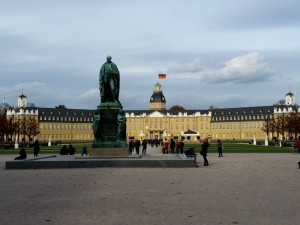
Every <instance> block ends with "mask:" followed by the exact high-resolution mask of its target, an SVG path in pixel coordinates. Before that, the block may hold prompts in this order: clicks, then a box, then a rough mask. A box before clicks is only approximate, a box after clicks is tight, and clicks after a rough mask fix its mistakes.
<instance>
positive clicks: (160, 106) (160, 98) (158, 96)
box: [150, 82, 166, 110]
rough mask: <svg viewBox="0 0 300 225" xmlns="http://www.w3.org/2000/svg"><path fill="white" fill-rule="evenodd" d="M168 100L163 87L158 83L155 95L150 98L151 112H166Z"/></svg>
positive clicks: (155, 87)
mask: <svg viewBox="0 0 300 225" xmlns="http://www.w3.org/2000/svg"><path fill="white" fill-rule="evenodd" d="M165 109H166V99H165V96H164V95H163V93H162V90H161V85H160V84H159V83H158V82H157V83H156V84H155V85H154V90H153V94H152V96H151V98H150V110H165Z"/></svg>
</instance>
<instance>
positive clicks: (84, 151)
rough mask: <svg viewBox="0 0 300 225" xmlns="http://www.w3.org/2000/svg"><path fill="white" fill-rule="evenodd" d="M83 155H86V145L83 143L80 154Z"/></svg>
mask: <svg viewBox="0 0 300 225" xmlns="http://www.w3.org/2000/svg"><path fill="white" fill-rule="evenodd" d="M83 155H88V153H87V149H86V146H85V145H83V146H82V152H81V156H83Z"/></svg>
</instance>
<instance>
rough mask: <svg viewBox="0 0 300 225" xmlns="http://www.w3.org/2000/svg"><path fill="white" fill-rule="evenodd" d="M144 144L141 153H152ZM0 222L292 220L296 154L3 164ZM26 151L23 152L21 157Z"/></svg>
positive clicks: (298, 179) (298, 178) (299, 199)
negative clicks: (105, 164)
mask: <svg viewBox="0 0 300 225" xmlns="http://www.w3.org/2000/svg"><path fill="white" fill-rule="evenodd" d="M160 152H161V150H160V149H149V151H148V153H149V154H160ZM14 157H15V156H12V155H8V156H3V155H0V199H1V204H0V224H1V225H6V224H18V225H22V224H28V225H33V224H53V225H54V224H55V225H58V224H64V225H65V224H70V225H71V224H108V225H109V224H113V225H116V224H122V225H124V224H130V225H131V224H139V225H141V224H155V225H157V224H251V225H259V224H262V225H266V224H270V225H274V224H276V225H277V224H282V225H287V224H299V221H300V214H299V212H298V206H299V203H300V192H299V190H300V189H299V187H300V169H298V165H297V162H298V161H300V155H293V154H273V153H270V154H264V153H262V154H247V153H244V154H238V153H236V154H226V152H225V153H224V157H223V158H219V157H218V156H217V155H216V154H209V155H208V160H209V163H210V166H209V167H203V166H202V165H203V159H202V158H201V157H198V159H197V161H198V164H199V167H196V168H93V169H48V170H5V169H4V165H5V161H6V160H11V159H13V158H14ZM29 157H30V156H29Z"/></svg>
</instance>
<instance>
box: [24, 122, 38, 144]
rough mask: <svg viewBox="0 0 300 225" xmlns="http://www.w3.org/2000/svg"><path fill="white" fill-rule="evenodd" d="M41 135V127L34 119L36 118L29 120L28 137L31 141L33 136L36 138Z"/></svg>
mask: <svg viewBox="0 0 300 225" xmlns="http://www.w3.org/2000/svg"><path fill="white" fill-rule="evenodd" d="M39 133H40V131H39V125H38V122H37V121H36V119H34V118H29V119H27V121H26V135H27V137H28V139H29V140H31V137H32V136H36V135H37V134H39Z"/></svg>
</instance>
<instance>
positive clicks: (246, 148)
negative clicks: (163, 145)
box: [0, 142, 293, 155]
mask: <svg viewBox="0 0 300 225" xmlns="http://www.w3.org/2000/svg"><path fill="white" fill-rule="evenodd" d="M62 145H63V144H62ZM62 145H56V146H51V147H48V146H42V147H41V151H40V153H39V154H59V152H60V149H61V147H62ZM66 145H67V146H69V144H68V143H66ZM83 145H86V146H87V149H90V148H91V147H92V143H91V142H90V143H72V146H73V147H74V148H75V150H76V152H75V153H77V154H78V153H81V149H82V146H83ZM223 146H224V151H223V152H224V153H292V152H293V147H278V146H264V145H251V144H247V143H240V142H224V143H223ZM190 147H195V151H196V152H198V153H199V152H200V149H201V146H200V144H199V143H186V144H185V146H184V150H187V149H189V148H190ZM25 150H26V153H27V154H33V149H32V148H25ZM208 152H212V153H214V152H217V146H216V143H211V145H210V147H209V149H208ZM18 153H19V150H18V149H3V148H0V155H1V154H14V155H18Z"/></svg>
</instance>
